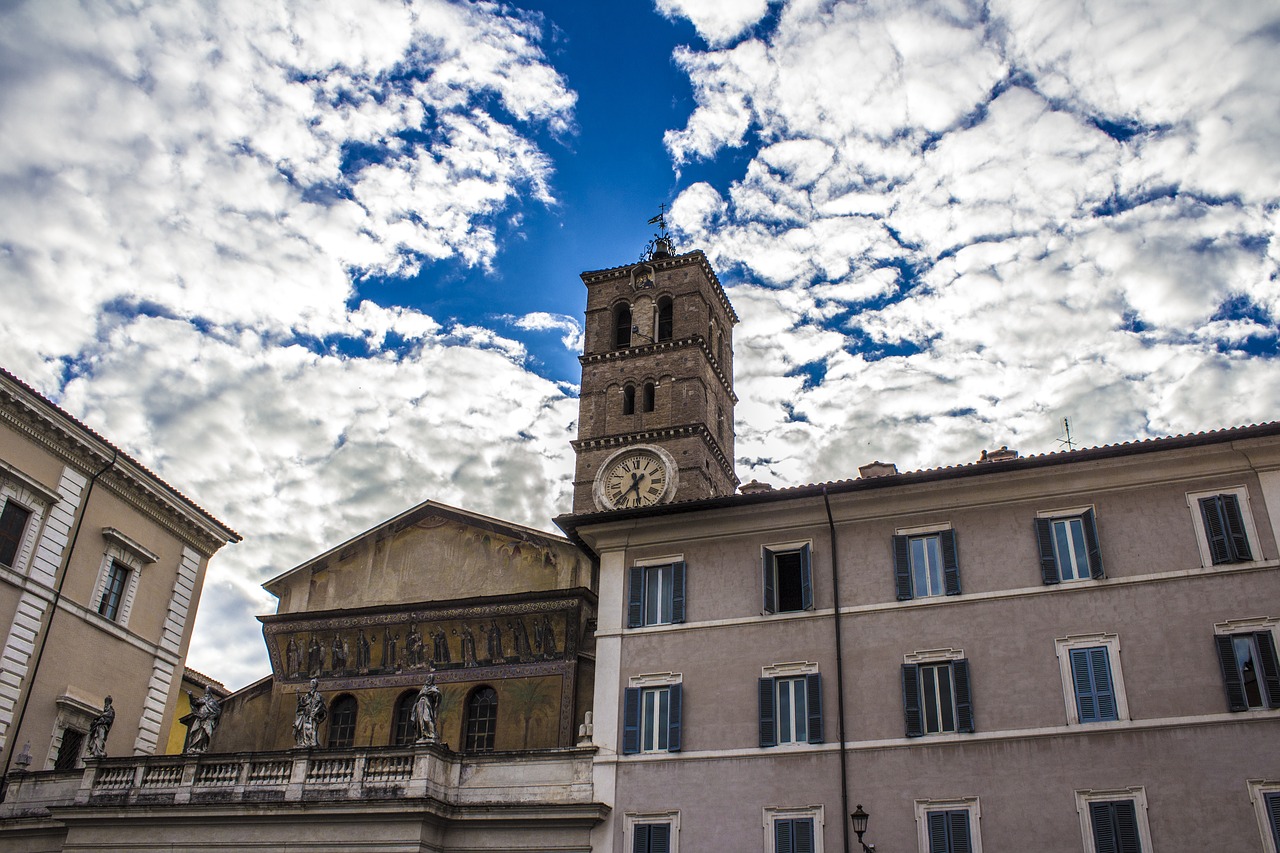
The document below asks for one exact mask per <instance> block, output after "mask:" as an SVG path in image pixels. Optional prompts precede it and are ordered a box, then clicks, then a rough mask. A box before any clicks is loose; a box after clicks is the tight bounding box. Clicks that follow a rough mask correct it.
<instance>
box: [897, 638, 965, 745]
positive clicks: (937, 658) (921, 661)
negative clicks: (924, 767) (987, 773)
mask: <svg viewBox="0 0 1280 853" xmlns="http://www.w3.org/2000/svg"><path fill="white" fill-rule="evenodd" d="M962 659H964V649H925V650H923V651H918V652H911V653H910V654H907V655H903V656H902V662H903V663H914V664H916V665H918V666H928V665H929V664H938V663H951V662H952V661H957V660H962ZM950 678H951V719H952V722H953V724H954V726H955V728H950V729H943V730H942V731H937V732H930V731H925V732H924V737H937V736H939V735H941V736H946V735H958V734H964V733H963V732H959V731H957V730H956V729H957V728H959V725H960V720H959V713H958V710H957V708H956V676H955V672H954V670H953V671H952V672H951V674H950ZM920 696H921V698H920V701H921V715H922V718H923V714H924V706H923V703H924V685H923V684H921V685H920ZM923 726H924V723H923V719H922V721H921V727H922V729H923Z"/></svg>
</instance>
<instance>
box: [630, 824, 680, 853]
mask: <svg viewBox="0 0 1280 853" xmlns="http://www.w3.org/2000/svg"><path fill="white" fill-rule="evenodd" d="M631 853H671V824H669V823H636V824H632V832H631Z"/></svg>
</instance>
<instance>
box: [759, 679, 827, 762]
mask: <svg viewBox="0 0 1280 853" xmlns="http://www.w3.org/2000/svg"><path fill="white" fill-rule="evenodd" d="M759 696H760V745H761V746H765V747H767V746H777V745H779V744H785V743H822V676H821V675H819V674H818V673H816V672H814V673H809V674H807V675H797V676H790V677H786V678H761V679H760V684H759Z"/></svg>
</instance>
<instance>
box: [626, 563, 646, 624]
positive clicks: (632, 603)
mask: <svg viewBox="0 0 1280 853" xmlns="http://www.w3.org/2000/svg"><path fill="white" fill-rule="evenodd" d="M627 575H628V578H629V580H628V582H627V583H628V585H627V627H628V628H639V627H640V626H641V625H643V624H644V566H632V567H631V569H630V570H629V571H628V572H627Z"/></svg>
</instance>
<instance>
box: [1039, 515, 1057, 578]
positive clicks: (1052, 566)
mask: <svg viewBox="0 0 1280 853" xmlns="http://www.w3.org/2000/svg"><path fill="white" fill-rule="evenodd" d="M1036 548H1037V549H1038V550H1039V552H1040V575H1041V576H1042V577H1043V578H1044V582H1045V583H1061V582H1062V575H1061V573H1060V572H1059V571H1058V558H1057V557H1055V556H1054V554H1053V519H1050V518H1037V519H1036Z"/></svg>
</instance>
